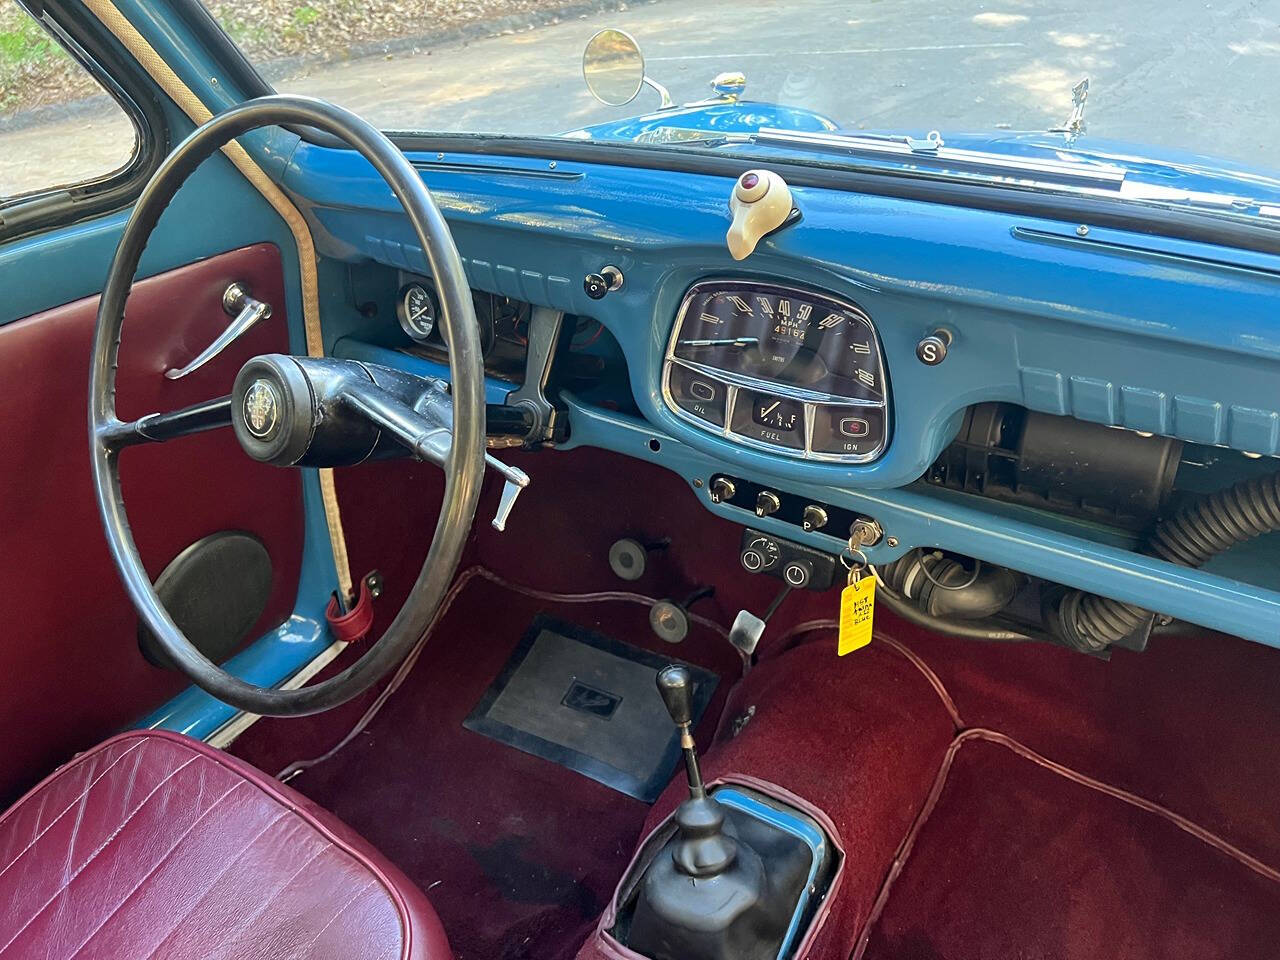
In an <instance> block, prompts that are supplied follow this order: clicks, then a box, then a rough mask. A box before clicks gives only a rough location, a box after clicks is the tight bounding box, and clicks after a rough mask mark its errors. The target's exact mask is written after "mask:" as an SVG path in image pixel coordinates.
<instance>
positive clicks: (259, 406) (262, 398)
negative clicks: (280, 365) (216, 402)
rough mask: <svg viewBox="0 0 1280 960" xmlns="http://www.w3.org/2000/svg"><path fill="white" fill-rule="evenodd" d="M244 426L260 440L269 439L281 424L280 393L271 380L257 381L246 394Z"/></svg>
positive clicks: (243, 409) (243, 405)
mask: <svg viewBox="0 0 1280 960" xmlns="http://www.w3.org/2000/svg"><path fill="white" fill-rule="evenodd" d="M241 412H242V414H243V416H244V424H245V426H246V427H248V428H249V432H250V433H251V434H253V435H254V437H256V438H257V439H259V440H266V439H268V438H269V437H270V436H271V435H272V434H273V433H275V432H276V426H277V425H278V424H279V423H280V393H279V391H278V390H277V389H276V387H275V384H273V383H272V382H271V381H269V380H255V381H253V383H252V384H251V385H250V386H249V389H248V390H246V391H245V393H244V402H243V404H242V411H241Z"/></svg>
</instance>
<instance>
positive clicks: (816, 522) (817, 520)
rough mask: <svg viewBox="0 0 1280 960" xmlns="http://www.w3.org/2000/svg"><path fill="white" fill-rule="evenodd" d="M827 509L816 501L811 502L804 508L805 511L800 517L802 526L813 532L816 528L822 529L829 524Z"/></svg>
mask: <svg viewBox="0 0 1280 960" xmlns="http://www.w3.org/2000/svg"><path fill="white" fill-rule="evenodd" d="M828 519H830V518H829V517H828V516H827V511H826V510H824V509H823V508H822V507H820V506H818V505H817V504H816V503H811V504H809V505H808V506H807V507H805V508H804V513H803V514H802V515H801V517H800V526H801V527H803V528H804V529H805V530H807V531H809V532H810V533H812V532H813V531H814V530H821V529H822V528H823V527H825V526H826V525H827V520H828Z"/></svg>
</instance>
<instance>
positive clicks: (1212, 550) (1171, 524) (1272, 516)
mask: <svg viewBox="0 0 1280 960" xmlns="http://www.w3.org/2000/svg"><path fill="white" fill-rule="evenodd" d="M1276 530H1280V473H1273V474H1268V475H1266V476H1261V477H1254V478H1253V479H1252V480H1243V481H1241V482H1240V483H1237V484H1235V485H1234V486H1231V487H1227V488H1226V489H1224V490H1219V491H1217V492H1215V493H1211V494H1209V495H1207V496H1204V497H1201V498H1200V499H1199V500H1197V501H1196V502H1195V503H1192V504H1190V505H1189V506H1186V507H1183V508H1182V509H1181V510H1179V511H1178V512H1176V513H1174V514H1173V515H1172V516H1170V517H1169V518H1168V519H1166V520H1161V521H1160V522H1159V523H1158V524H1156V528H1155V530H1154V531H1153V532H1152V534H1151V537H1150V538H1149V540H1148V541H1147V550H1146V552H1147V553H1149V554H1150V555H1152V556H1155V557H1159V558H1160V559H1161V560H1167V561H1169V562H1170V563H1176V564H1178V565H1179V566H1183V567H1200V566H1203V565H1204V564H1205V563H1207V562H1208V561H1209V560H1210V559H1211V558H1213V557H1215V556H1217V555H1218V554H1220V553H1223V552H1225V551H1226V550H1228V549H1229V548H1231V547H1233V546H1235V545H1236V544H1237V543H1243V542H1244V541H1246V540H1252V539H1253V538H1254V537H1258V536H1261V535H1262V534H1264V533H1272V532H1274V531H1276ZM1151 616H1152V614H1151V613H1150V612H1149V611H1147V610H1144V609H1143V608H1142V607H1137V606H1134V605H1133V604H1129V603H1123V602H1122V601H1120V600H1112V599H1110V598H1108V597H1100V596H1097V595H1096V594H1092V593H1086V592H1084V591H1082V590H1068V591H1067V593H1066V594H1065V595H1064V596H1063V599H1062V602H1061V604H1060V605H1059V607H1058V610H1057V615H1056V616H1054V617H1053V620H1052V623H1051V629H1052V630H1053V632H1054V633H1055V634H1056V635H1058V636H1059V637H1060V639H1062V640H1063V641H1064V642H1066V643H1067V644H1068V645H1069V646H1072V647H1075V648H1076V649H1078V650H1083V651H1085V652H1097V651H1100V650H1103V649H1105V648H1106V647H1108V646H1110V645H1111V644H1114V643H1118V642H1119V641H1121V640H1124V639H1125V638H1127V637H1129V636H1131V635H1132V634H1134V633H1135V632H1136V631H1137V630H1139V629H1140V628H1141V627H1142V626H1143V625H1144V624H1145V623H1146V621H1147V620H1148V618H1150V617H1151Z"/></svg>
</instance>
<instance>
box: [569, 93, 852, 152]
mask: <svg viewBox="0 0 1280 960" xmlns="http://www.w3.org/2000/svg"><path fill="white" fill-rule="evenodd" d="M769 128H772V129H775V130H796V131H800V132H803V133H829V132H831V131H833V130H836V129H838V128H839V125H838V124H837V123H836V122H835V121H834V120H832V119H830V118H828V117H824V116H823V115H822V114H820V113H815V112H814V111H812V110H806V109H804V108H803V107H788V106H784V105H782V104H778V103H761V102H760V101H758V100H738V101H736V102H721V101H714V102H710V103H703V104H688V105H686V106H683V107H677V108H675V109H673V110H657V111H655V112H653V113H646V114H644V115H643V116H638V117H628V118H627V119H625V120H613V121H610V122H608V123H597V124H593V125H592V126H590V127H583V128H582V129H580V130H574V131H572V132H571V133H566V134H565V136H566V137H571V138H573V139H575V140H620V141H624V142H633V143H634V142H641V143H643V142H644V141H645V140H646V139H648V138H651V137H653V136H655V135H658V136H661V135H662V134H663V132H664V131H667V130H693V131H705V132H706V133H709V134H717V133H756V132H757V131H759V130H763V129H769Z"/></svg>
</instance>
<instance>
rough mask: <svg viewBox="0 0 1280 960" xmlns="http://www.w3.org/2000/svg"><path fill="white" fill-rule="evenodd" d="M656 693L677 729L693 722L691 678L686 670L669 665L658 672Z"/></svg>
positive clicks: (678, 666)
mask: <svg viewBox="0 0 1280 960" xmlns="http://www.w3.org/2000/svg"><path fill="white" fill-rule="evenodd" d="M658 693H659V694H661V695H662V702H663V703H664V704H666V706H667V713H669V714H671V722H672V723H674V724H675V725H676V726H677V727H687V726H688V725H689V724H690V723H692V722H693V677H692V676H690V674H689V671H688V669H687V668H685V667H682V666H680V665H679V664H675V663H673V664H670V665H668V666H665V667H663V668H662V669H661V670H659V671H658Z"/></svg>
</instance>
